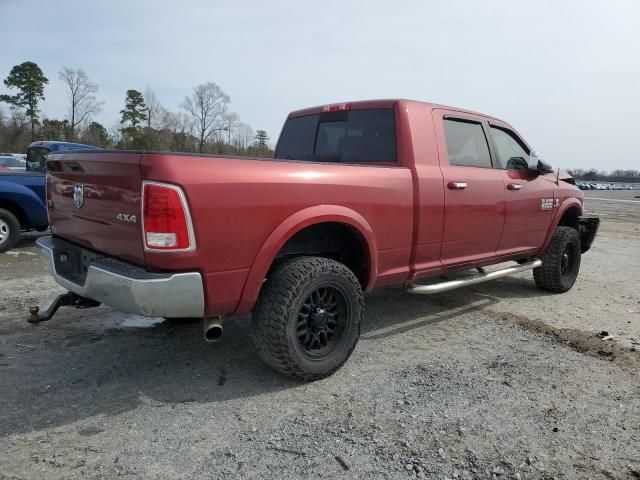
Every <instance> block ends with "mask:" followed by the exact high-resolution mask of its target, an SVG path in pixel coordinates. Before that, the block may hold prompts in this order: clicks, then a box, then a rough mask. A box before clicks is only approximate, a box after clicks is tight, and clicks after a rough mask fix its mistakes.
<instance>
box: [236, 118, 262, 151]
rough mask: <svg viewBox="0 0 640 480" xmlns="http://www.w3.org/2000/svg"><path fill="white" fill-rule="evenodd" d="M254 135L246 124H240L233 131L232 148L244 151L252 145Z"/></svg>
mask: <svg viewBox="0 0 640 480" xmlns="http://www.w3.org/2000/svg"><path fill="white" fill-rule="evenodd" d="M255 136H256V134H255V132H254V131H253V128H251V127H250V126H249V125H247V124H246V123H240V124H239V125H238V126H237V127H236V128H235V130H234V135H233V146H234V147H236V148H237V149H239V150H246V149H247V148H249V147H250V146H251V144H252V143H253V139H254V138H255Z"/></svg>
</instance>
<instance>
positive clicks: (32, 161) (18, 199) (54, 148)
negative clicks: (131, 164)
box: [0, 141, 100, 252]
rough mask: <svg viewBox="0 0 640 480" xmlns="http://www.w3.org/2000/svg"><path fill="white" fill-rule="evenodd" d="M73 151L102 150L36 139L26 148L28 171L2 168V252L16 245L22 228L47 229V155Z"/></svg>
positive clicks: (0, 229)
mask: <svg viewBox="0 0 640 480" xmlns="http://www.w3.org/2000/svg"><path fill="white" fill-rule="evenodd" d="M71 150H100V149H99V148H97V147H92V146H90V145H82V144H79V143H68V142H46V141H40V142H33V143H32V144H31V145H29V149H28V150H27V165H26V167H27V168H26V171H23V172H19V171H0V252H6V251H7V250H10V249H11V248H13V246H14V245H15V244H16V243H17V242H18V240H19V239H20V232H21V231H25V230H38V231H43V230H46V229H47V227H48V224H49V221H48V218H47V207H46V198H45V197H46V194H45V185H46V177H45V174H44V171H45V168H46V162H47V157H48V156H49V153H51V152H63V151H71Z"/></svg>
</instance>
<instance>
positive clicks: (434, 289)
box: [405, 259, 542, 295]
mask: <svg viewBox="0 0 640 480" xmlns="http://www.w3.org/2000/svg"><path fill="white" fill-rule="evenodd" d="M540 265H542V260H540V259H535V260H531V261H530V262H527V263H523V264H521V265H516V266H513V267H508V268H503V269H502V270H496V271H495V272H489V273H480V274H479V275H475V276H473V277H471V278H464V279H460V280H449V281H445V282H440V283H434V284H431V285H418V284H415V283H410V284H408V285H407V286H406V287H405V290H406V291H407V292H409V293H415V294H416V295H432V294H434V293H440V292H446V291H448V290H453V289H455V288H460V287H467V286H469V285H475V284H476V283H482V282H488V281H489V280H495V279H496V278H502V277H507V276H509V275H513V274H514V273H520V272H524V271H525V270H532V269H534V268H538V267H539V266H540Z"/></svg>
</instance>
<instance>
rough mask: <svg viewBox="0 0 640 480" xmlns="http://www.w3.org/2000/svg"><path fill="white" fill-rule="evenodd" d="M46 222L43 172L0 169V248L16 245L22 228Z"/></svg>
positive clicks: (41, 226) (40, 226) (42, 225)
mask: <svg viewBox="0 0 640 480" xmlns="http://www.w3.org/2000/svg"><path fill="white" fill-rule="evenodd" d="M47 224H48V220H47V208H46V205H45V176H44V174H42V173H41V172H26V171H23V172H7V171H5V172H2V171H0V252H6V251H7V250H10V249H11V248H13V247H14V245H15V244H16V243H17V242H18V240H19V239H20V232H21V231H25V230H39V231H44V230H46V229H47Z"/></svg>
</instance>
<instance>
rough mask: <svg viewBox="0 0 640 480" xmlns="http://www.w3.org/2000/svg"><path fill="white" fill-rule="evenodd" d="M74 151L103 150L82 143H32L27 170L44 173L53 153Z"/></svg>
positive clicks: (46, 141) (44, 141) (28, 151)
mask: <svg viewBox="0 0 640 480" xmlns="http://www.w3.org/2000/svg"><path fill="white" fill-rule="evenodd" d="M74 150H102V149H101V148H100V147H94V146H93V145H84V144H82V143H71V142H57V141H48V140H42V141H37V142H33V143H31V145H29V148H28V149H27V164H26V167H27V170H28V171H30V172H44V170H45V165H46V162H47V157H48V156H49V154H50V153H51V152H71V151H74Z"/></svg>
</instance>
